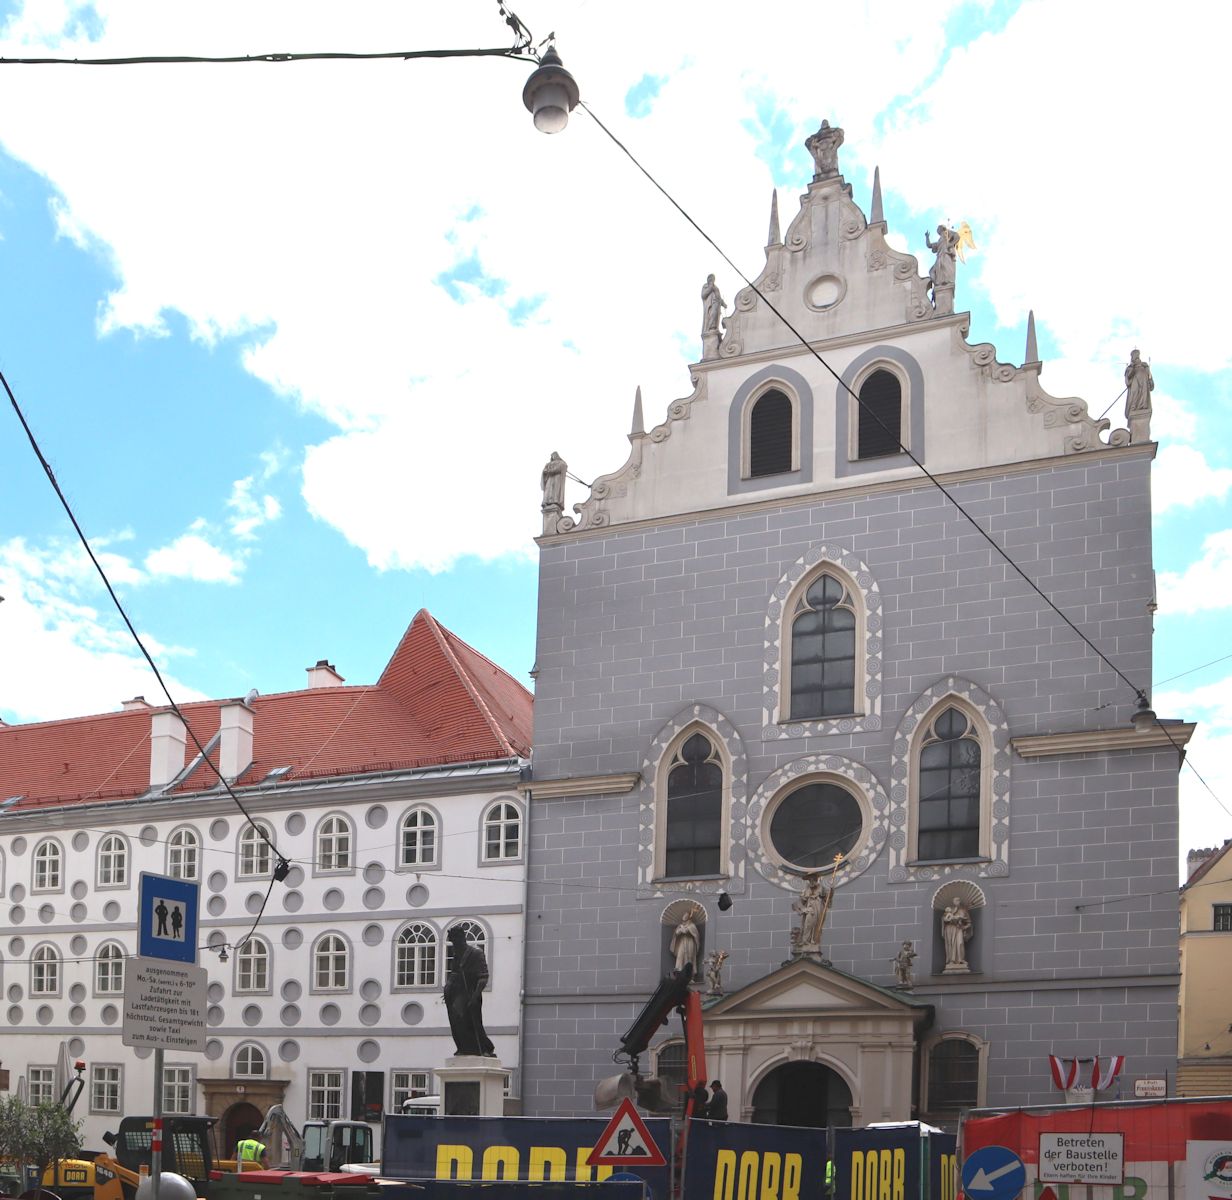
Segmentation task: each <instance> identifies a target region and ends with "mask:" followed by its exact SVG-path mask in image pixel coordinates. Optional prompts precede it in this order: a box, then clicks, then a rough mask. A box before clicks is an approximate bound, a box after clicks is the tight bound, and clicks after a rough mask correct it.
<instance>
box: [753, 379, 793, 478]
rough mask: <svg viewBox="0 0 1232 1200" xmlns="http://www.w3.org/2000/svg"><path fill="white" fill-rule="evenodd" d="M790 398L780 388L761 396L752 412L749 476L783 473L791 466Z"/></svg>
mask: <svg viewBox="0 0 1232 1200" xmlns="http://www.w3.org/2000/svg"><path fill="white" fill-rule="evenodd" d="M791 421H792V409H791V401H790V400H789V399H788V398H787V397H786V396H785V395H783V393H782V392H779V391H770V392H766V394H765V395H764V396H762V397H760V398H759V399H758V401H757V403H756V404H754V405H753V411H752V412H751V413H750V414H749V477H750V478H752V479H757V478H760V477H761V476H763V475H783V474H786V473H787V472H788V471H790V470H791V469H792V465H791V458H792V454H791V443H792V429H791Z"/></svg>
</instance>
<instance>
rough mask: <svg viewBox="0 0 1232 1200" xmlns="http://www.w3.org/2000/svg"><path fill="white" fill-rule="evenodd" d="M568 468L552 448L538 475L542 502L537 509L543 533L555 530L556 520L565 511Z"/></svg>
mask: <svg viewBox="0 0 1232 1200" xmlns="http://www.w3.org/2000/svg"><path fill="white" fill-rule="evenodd" d="M568 470H569V464H568V463H566V462H565V460H564V459H563V458H561V456H560V455H559V454H557V453H556V451H555V450H553V451H552V457H551V458H549V459H548V461H547V463H546V464H545V465H544V468H543V473H542V474H541V475H540V476H539V486H540V487H541V488H543V503H542V504H541V505H540V506H539V510H540V512H542V513H543V532H544V533H555V532H556V521H557V519H558V518H559V517H560V515H561V513H563V512H564V511H565V473H566V472H567V471H568Z"/></svg>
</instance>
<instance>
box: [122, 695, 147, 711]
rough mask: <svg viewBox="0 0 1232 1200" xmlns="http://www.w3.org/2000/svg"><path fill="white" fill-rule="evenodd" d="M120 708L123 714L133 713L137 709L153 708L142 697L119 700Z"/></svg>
mask: <svg viewBox="0 0 1232 1200" xmlns="http://www.w3.org/2000/svg"><path fill="white" fill-rule="evenodd" d="M120 707H121V708H122V709H123V710H124V711H125V712H134V711H136V710H137V709H145V708H153V705H152V704H150V703H149V701H148V700H146V698H145V697H144V696H134V697H133V698H132V699H131V700H121V701H120Z"/></svg>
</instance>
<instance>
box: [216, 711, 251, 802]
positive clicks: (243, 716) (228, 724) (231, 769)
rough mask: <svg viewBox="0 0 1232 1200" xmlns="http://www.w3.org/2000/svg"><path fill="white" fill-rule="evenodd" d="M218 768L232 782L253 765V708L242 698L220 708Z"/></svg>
mask: <svg viewBox="0 0 1232 1200" xmlns="http://www.w3.org/2000/svg"><path fill="white" fill-rule="evenodd" d="M218 730H219V733H221V734H222V738H221V740H220V741H219V744H218V769H219V771H221V772H222V777H223V778H224V779H225V780H227V781H228V782H230V781H231V780H232V779H237V778H238V777H239V776H241V775H242V774H243V773H244V772H245V771H247V770H248V768H249V767H250V766H252V709H251V708H249V707H248V705H247V704H245V703H244V702H243V701H242V700H233V701H232V702H231V703H230V704H224V705H223V706H222V708H221V709H220V710H219V722H218Z"/></svg>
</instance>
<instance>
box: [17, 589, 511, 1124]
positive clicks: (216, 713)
mask: <svg viewBox="0 0 1232 1200" xmlns="http://www.w3.org/2000/svg"><path fill="white" fill-rule="evenodd" d="M308 676H309V685H308V687H306V688H305V689H303V690H302V691H296V692H284V693H279V694H276V695H269V696H262V695H260V694H259V693H257V692H256V691H255V690H254V691H251V692H249V693H248V695H247V696H245V697H244V698H243V699H236V700H213V701H206V702H201V703H195V704H187V705H184V706H183V707H182V712H183V714H184V718H185V719H186V721H187V722H188V723H189V724H190V725H191V727H192V731H193V732H194V733H195V734H196V736H197V738H198V739H199V740H200V743H201V745H202V746H203V747H204V748H205V751H206V754H207V755H208V757H209V759H210V762H211V763H213V764H214V766H211V765H210V763H207V762H206V761H205V759H204V758H203V756H202V755H201V753H200V752H199V751H198V749H197V747H196V745H195V743H194V741H193V739H192V738H191V737H190V736H189V733H188V731H187V730H186V728H185V725H184V722H183V721H181V720H180V718H179V717H178V716H177V715H176V713H175V712H174V711H173V710H171V709H170V708H167V707H159V706H155V705H150V704H147V703H146V702H145V701H144V700H143V699H141V698H137V699H134V700H130V701H126V702H125V703H124V705H123V707H122V709H121V710H120V711H118V712H113V713H103V714H99V715H94V716H83V717H74V718H71V719H68V720H60V721H47V722H39V723H35V724H28V725H4V724H2V723H0V996H2V1001H0V1045H3V1051H0V1060H2V1061H3V1063H4V1066H5V1067H6V1068H7V1069H9V1070H10V1071H11V1073H12V1078H13V1081H14V1086H18V1081H19V1080H24V1084H25V1089H26V1094H27V1096H28V1097H29V1098H31V1099H44V1098H50V1097H51V1096H52V1095H53V1094H58V1092H57V1085H58V1082H59V1081H58V1075H57V1063H58V1062H62V1061H63V1059H64V1056H65V1054H67V1056H68V1057H71V1058H80V1059H84V1060H85V1062H86V1064H87V1068H86V1070H87V1086H86V1091H85V1095H84V1096H83V1098H82V1100H81V1101H80V1102H79V1104H78V1106H77V1110H76V1113H75V1115H78V1116H81V1117H83V1118H84V1119H85V1129H84V1140H85V1144H86V1145H88V1146H97V1145H99V1144H100V1142H101V1137H102V1134H103V1132H104V1131H106V1130H107V1129H108V1128H114V1127H115V1125H116V1123H117V1122H118V1119H119V1117H120V1116H122V1115H125V1114H139V1113H148V1112H150V1111H152V1103H153V1095H154V1077H153V1060H152V1052H151V1051H148V1050H134V1049H130V1048H129V1047H127V1046H124V1045H123V1044H122V1040H121V1025H122V1016H121V1014H122V1008H123V1004H122V1000H123V989H124V972H125V970H126V969H127V968H129V961H130V959H131V957H132V956H133V955H134V954H135V953H136V944H137V942H136V939H137V889H138V881H139V878H140V876H141V874H142V873H143V872H151V873H154V874H159V875H170V876H175V877H179V878H184V879H190V880H195V881H198V882H199V883H200V887H201V892H200V895H201V929H200V944H201V947H202V950H201V953H200V959H201V962H202V964H203V965H204V966H205V967H206V969H207V971H208V975H209V985H208V1010H207V1014H206V1037H207V1041H206V1048H205V1053H204V1055H200V1054H184V1055H180V1054H177V1053H175V1052H173V1051H167V1053H166V1076H165V1079H164V1099H165V1107H166V1109H167V1111H179V1112H190V1113H198V1114H204V1115H210V1116H215V1117H218V1118H219V1121H220V1127H219V1137H218V1142H219V1146H220V1148H224V1147H229V1146H230V1145H232V1144H233V1143H234V1141H235V1139H236V1136H237V1135H238V1134H240V1133H242V1132H243V1131H244V1130H245V1129H247V1128H249V1127H251V1126H254V1125H256V1124H259V1122H260V1118H261V1117H262V1116H263V1115H264V1112H265V1109H266V1108H267V1107H268V1105H269V1104H270V1103H273V1102H279V1103H283V1104H285V1105H286V1107H287V1111H288V1113H289V1114H290V1116H291V1117H292V1119H293V1120H295V1121H296V1122H297V1123H298V1122H301V1121H303V1120H304V1119H305V1118H308V1117H321V1116H343V1117H351V1116H356V1117H363V1116H364V1115H367V1116H370V1117H372V1118H374V1119H377V1120H379V1115H380V1111H381V1110H382V1109H384V1110H390V1109H395V1108H397V1107H398V1106H399V1105H400V1104H401V1102H402V1101H403V1100H404V1099H406V1098H407V1097H409V1096H411V1095H414V1094H421V1093H427V1092H431V1091H433V1090H434V1085H435V1080H434V1078H433V1072H434V1070H435V1068H437V1067H439V1066H440V1065H442V1064H443V1063H444V1060H445V1059H446V1058H447V1057H448V1056H450V1055H451V1054H453V1052H454V1046H453V1040H452V1038H451V1036H450V1033H449V1022H448V1018H447V1014H446V1012H445V1008H444V1005H443V1002H442V998H441V989H442V985H443V983H444V977H445V970H446V965H447V964H446V933H447V931H448V930H449V929H450V928H451V927H453V926H455V925H458V924H465V926H466V928H467V932H468V934H469V936H470V938H471V940H472V942H473V943H474V944H478V945H480V946H481V947H482V948H483V950H484V952H485V954H486V955H487V959H488V964H489V972H490V978H489V984H488V994H487V996H486V997H485V1001H484V1020H485V1024H486V1027H487V1031H488V1033H489V1035H490V1036H491V1038H492V1040H493V1042H494V1043H495V1046H496V1051H497V1055H498V1058H499V1060H500V1062H501V1064H502V1065H503V1066H504V1067H505V1068H507V1069H508V1070H509V1074H510V1085H509V1094H510V1106H511V1108H512V1109H516V1106H517V1101H516V1096H517V1092H518V1068H519V1064H520V1061H521V1060H520V1052H519V1051H520V996H521V991H522V969H523V921H524V905H525V870H526V869H525V863H526V854H525V852H526V813H525V806H524V801H523V799H522V797H521V796H520V795H519V793H518V791H517V786H518V782H519V775H520V772H521V769H522V766H523V764H524V761H525V758H526V756H527V755H528V753H529V747H530V741H531V696H530V693H529V692H528V691H527V690H526V689H525V688H523V687H522V686H521V685H520V684H518V683H517V682H516V681H515V680H514V679H512V678H511V677H510V676H509V675H508V674H506V673H505V672H504V671H503V670H502V669H501V668H500V667H498V666H496V664H494V663H492V662H490V661H489V660H488V659H487V658H485V657H484V656H483V655H482V654H480V653H479V652H478V651H476V650H475V649H473V648H472V647H470V646H468V645H467V644H466V643H465V642H463V641H462V640H461V639H459V638H458V637H456V636H455V635H454V634H452V633H451V632H450V631H449V630H447V629H445V628H444V627H443V626H441V625H440V624H439V623H438V622H437V621H436V620H435V619H434V618H433V617H432V616H431V615H430V614H429V613H428V612H427V611H426V610H424V611H420V612H419V613H418V614H417V615H416V616H415V618H414V620H413V621H412V622H411V624H410V627H409V628H408V629H407V631H406V633H405V635H404V636H403V638H402V640H401V642H400V643H399V645H398V647H397V649H396V650H395V651H394V654H393V656H392V657H391V658H390V660H389V663H388V665H387V666H386V667H385V670H384V671H383V672H382V674H381V677H380V679H378V680H377V681H376V682H375V683H373V684H368V685H366V686H354V685H347V684H346V683H345V682H344V680H343V679H342V677H341V676H340V675H339V674H338V673H337V672H336V671H335V670H334V668H333V667H332V666H331V665H330V664H329V663H327V662H325V661H323V660H322V661H320V662H318V663H317V664H316V666H314V667H310V668H309V669H308ZM214 767H217V772H216V771H215V769H214ZM218 772H221V774H222V775H223V777H224V778H226V780H227V782H228V784H229V785H230V787H231V789H232V791H233V792H234V793H235V795H236V796H238V797H239V799H240V800H241V801H242V802H243V805H244V807H245V808H246V809H247V810H248V812H249V813H250V814H251V816H252V819H253V822H256V823H257V824H258V825H259V826H260V829H258V828H257V827H256V826H255V825H254V824H253V823H252V822H250V821H249V820H248V818H247V817H245V815H244V814H243V813H242V812H241V811H240V809H239V807H238V806H237V804H236V801H235V799H233V798H232V796H231V795H229V794H228V793H227V791H226V789H225V788H224V787H223V786H222V784H221V783H220V782H219V778H218ZM280 858H282V859H285V860H286V861H287V863H288V864H289V867H290V870H289V873H288V874H287V875H286V877H285V879H281V880H279V879H277V878H275V875H276V874H281V872H280V871H278V870H277V868H278V863H279V859H280ZM267 893H268V899H267ZM258 918H259V919H258Z"/></svg>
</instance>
